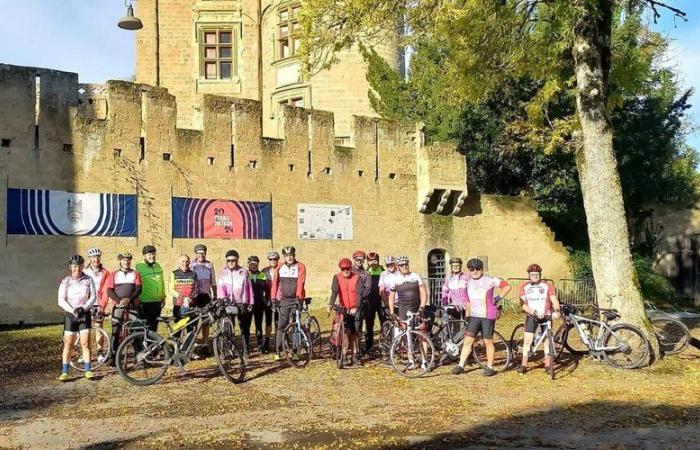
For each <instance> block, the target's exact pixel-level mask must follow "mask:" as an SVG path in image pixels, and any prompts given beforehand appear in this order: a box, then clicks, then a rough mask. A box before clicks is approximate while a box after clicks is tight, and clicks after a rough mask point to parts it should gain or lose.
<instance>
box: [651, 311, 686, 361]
mask: <svg viewBox="0 0 700 450" xmlns="http://www.w3.org/2000/svg"><path fill="white" fill-rule="evenodd" d="M651 325H652V326H653V327H654V334H656V338H657V339H658V341H659V347H660V349H661V351H662V352H663V353H664V354H665V355H677V354H679V353H682V352H683V351H684V350H685V349H686V348H688V344H689V343H690V330H688V327H687V326H685V324H684V323H683V322H681V321H680V320H677V319H672V318H670V317H655V318H653V319H651Z"/></svg>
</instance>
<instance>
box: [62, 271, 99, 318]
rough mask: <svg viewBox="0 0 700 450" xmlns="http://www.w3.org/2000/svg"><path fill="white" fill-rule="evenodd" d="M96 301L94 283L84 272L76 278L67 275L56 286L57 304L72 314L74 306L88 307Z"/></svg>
mask: <svg viewBox="0 0 700 450" xmlns="http://www.w3.org/2000/svg"><path fill="white" fill-rule="evenodd" d="M96 301H97V294H96V292H95V283H94V282H93V281H92V278H90V277H89V276H87V275H85V274H84V273H81V274H80V275H79V276H78V278H73V277H71V276H70V275H69V276H67V277H65V278H64V279H63V280H61V284H60V285H59V286H58V306H60V307H61V309H63V310H64V311H65V312H67V313H71V314H73V310H75V309H76V308H84V309H88V308H90V307H91V306H92V305H94V304H95V302H96Z"/></svg>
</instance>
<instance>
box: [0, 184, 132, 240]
mask: <svg viewBox="0 0 700 450" xmlns="http://www.w3.org/2000/svg"><path fill="white" fill-rule="evenodd" d="M136 224H137V210H136V196H135V195H130V194H102V193H88V192H84V193H79V192H66V191H51V190H45V189H14V188H8V189H7V234H29V235H64V236H136V230H137V226H136Z"/></svg>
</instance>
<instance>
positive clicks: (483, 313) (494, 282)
mask: <svg viewBox="0 0 700 450" xmlns="http://www.w3.org/2000/svg"><path fill="white" fill-rule="evenodd" d="M506 286H508V283H507V282H505V281H504V280H501V279H500V278H496V277H490V276H488V275H482V276H481V278H478V279H476V278H469V280H468V281H467V296H468V297H469V305H470V313H469V314H470V316H471V317H480V318H485V319H496V318H497V317H498V309H496V303H495V302H494V294H493V291H494V289H496V288H501V289H503V288H505V287H506Z"/></svg>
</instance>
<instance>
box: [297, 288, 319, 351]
mask: <svg viewBox="0 0 700 450" xmlns="http://www.w3.org/2000/svg"><path fill="white" fill-rule="evenodd" d="M309 303H311V299H309ZM309 303H304V304H303V305H302V309H301V313H300V316H301V317H303V319H304V321H303V323H304V326H305V327H306V329H307V330H308V331H309V338H310V339H311V353H312V356H313V357H315V358H318V357H320V356H321V353H322V352H323V342H322V341H321V325H319V323H318V320H317V319H316V317H314V316H312V315H311V313H309Z"/></svg>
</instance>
